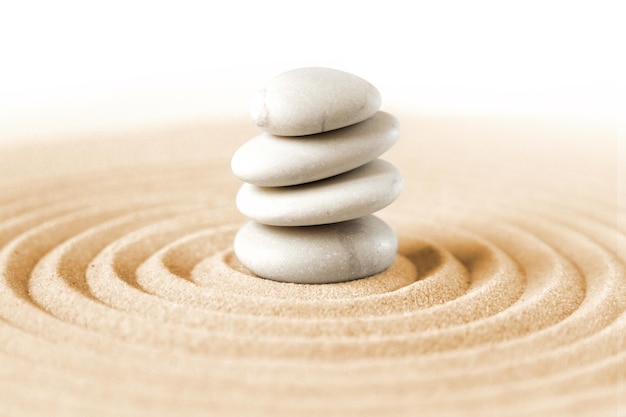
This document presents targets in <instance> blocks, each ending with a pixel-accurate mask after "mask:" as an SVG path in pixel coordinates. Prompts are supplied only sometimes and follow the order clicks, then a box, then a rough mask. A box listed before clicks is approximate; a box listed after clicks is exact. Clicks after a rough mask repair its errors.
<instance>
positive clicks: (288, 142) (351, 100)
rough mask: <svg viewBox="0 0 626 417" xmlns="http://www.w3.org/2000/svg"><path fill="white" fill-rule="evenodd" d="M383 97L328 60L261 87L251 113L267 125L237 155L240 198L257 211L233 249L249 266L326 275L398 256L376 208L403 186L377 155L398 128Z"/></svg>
mask: <svg viewBox="0 0 626 417" xmlns="http://www.w3.org/2000/svg"><path fill="white" fill-rule="evenodd" d="M380 105H381V97H380V93H379V92H378V90H377V89H376V88H375V87H374V86H372V85H371V84H370V83H368V82H367V81H365V80H363V79H361V78H359V77H357V76H354V75H352V74H348V73H346V72H343V71H338V70H334V69H329V68H301V69H296V70H292V71H288V72H285V73H283V74H281V75H279V76H277V77H276V78H274V79H273V80H271V81H270V82H269V83H268V84H267V85H266V87H265V88H264V89H262V90H261V91H260V92H259V94H258V96H257V97H256V98H255V100H254V102H253V105H252V110H251V114H252V118H253V119H254V121H255V122H256V124H257V125H258V126H259V127H261V128H262V129H264V130H265V131H266V132H265V133H262V134H260V135H258V136H256V137H254V138H252V139H250V140H249V141H248V142H246V143H244V144H243V145H242V146H241V147H240V148H239V149H238V150H237V151H236V152H235V154H234V155H233V158H232V161H231V167H232V170H233V173H234V174H235V175H236V176H237V177H238V178H240V179H241V180H243V181H244V182H245V184H244V185H243V186H242V187H241V189H240V190H239V192H238V194H237V207H238V209H239V210H240V211H241V213H243V214H244V215H245V216H247V217H249V218H250V219H251V221H250V222H248V223H247V224H246V225H245V226H243V227H242V228H241V229H240V230H239V232H238V234H237V236H236V237H235V242H234V251H235V254H236V256H237V258H238V259H239V260H240V262H241V263H242V264H243V265H244V266H245V267H246V268H248V269H249V270H250V271H251V272H253V273H254V274H256V275H258V276H260V277H263V278H268V279H272V280H276V281H284V282H293V283H306V284H313V283H317V284H321V283H330V282H341V281H348V280H353V279H357V278H363V277H367V276H371V275H374V274H376V273H379V272H382V271H383V270H385V269H387V268H388V267H389V266H390V265H391V264H392V262H393V261H394V259H395V256H396V251H397V238H396V235H395V233H394V231H393V230H392V229H391V228H390V227H389V226H388V225H387V224H385V223H384V222H383V221H382V220H380V219H378V218H377V217H374V216H372V213H374V212H376V211H378V210H380V209H382V208H384V207H386V206H387V205H389V204H391V203H392V202H393V201H394V200H395V199H396V198H397V197H398V195H399V194H400V191H401V190H402V179H401V177H400V173H399V172H398V170H397V169H396V168H395V167H394V166H393V165H391V164H390V163H389V162H386V161H383V160H381V159H378V157H379V156H380V155H381V154H383V153H384V152H385V151H387V150H388V149H389V148H391V146H393V144H394V143H395V142H396V141H397V139H398V134H399V132H398V121H397V120H396V118H395V117H393V116H392V115H390V114H388V113H385V112H382V111H379V109H380Z"/></svg>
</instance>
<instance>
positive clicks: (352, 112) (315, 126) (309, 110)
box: [250, 67, 381, 136]
mask: <svg viewBox="0 0 626 417" xmlns="http://www.w3.org/2000/svg"><path fill="white" fill-rule="evenodd" d="M380 106H381V97H380V93H379V92H378V90H377V89H376V87H374V86H373V85H372V84H370V83H369V82H367V81H365V80H364V79H362V78H359V77H357V76H355V75H352V74H349V73H347V72H344V71H339V70H335V69H330V68H319V67H311V68H299V69H295V70H291V71H287V72H284V73H282V74H280V75H278V76H277V77H276V78H274V79H272V80H271V81H270V82H269V83H268V84H267V85H266V86H265V88H263V89H262V90H261V91H260V92H259V94H258V95H257V96H256V97H255V98H254V100H253V102H252V106H251V109H250V114H251V116H252V119H253V120H254V121H255V122H256V124H257V126H259V127H261V128H263V129H264V130H266V131H267V132H269V133H272V134H274V135H279V136H304V135H311V134H315V133H322V132H327V131H329V130H334V129H339V128H342V127H346V126H350V125H353V124H355V123H358V122H361V121H363V120H365V119H367V118H369V117H371V116H373V115H374V114H375V113H376V112H377V111H378V110H379V109H380Z"/></svg>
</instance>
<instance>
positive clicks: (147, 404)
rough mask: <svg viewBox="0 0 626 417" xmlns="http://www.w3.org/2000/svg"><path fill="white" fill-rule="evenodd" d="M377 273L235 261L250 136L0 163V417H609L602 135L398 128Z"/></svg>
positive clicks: (451, 125)
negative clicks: (391, 240) (386, 265)
mask: <svg viewBox="0 0 626 417" xmlns="http://www.w3.org/2000/svg"><path fill="white" fill-rule="evenodd" d="M399 119H400V122H401V126H402V131H401V138H400V141H399V142H398V144H397V145H396V146H395V147H394V148H393V149H392V150H391V151H389V152H388V153H387V154H385V155H384V159H387V160H389V161H390V162H392V163H394V164H395V165H396V166H397V167H398V168H399V169H400V171H401V172H402V174H403V176H404V179H405V191H404V192H403V194H402V196H401V197H400V199H399V200H398V201H397V202H395V203H394V204H392V205H391V206H389V207H388V208H386V209H384V210H383V211H381V212H379V216H380V217H381V218H382V219H383V220H385V221H386V222H388V223H389V224H390V225H391V226H392V227H393V228H394V229H395V230H396V231H397V233H398V235H399V242H400V249H399V255H398V258H397V260H396V262H395V263H394V264H393V266H392V267H391V268H390V269H389V270H387V271H385V272H383V273H381V274H379V275H377V276H374V277H370V278H366V279H362V280H357V281H352V282H347V283H341V284H329V285H317V286H316V285H296V284H283V283H277V282H272V281H267V280H263V279H259V278H256V277H254V276H251V275H250V274H249V273H247V272H246V270H245V269H244V268H243V267H242V266H241V265H240V264H239V263H238V262H237V259H236V258H235V257H234V256H233V254H232V239H233V236H234V233H235V232H236V230H237V228H238V227H240V226H241V225H242V224H243V223H244V222H245V219H244V218H243V217H242V216H241V214H239V213H238V212H237V210H236V208H235V205H234V198H235V194H236V191H237V189H238V187H239V185H240V184H241V183H240V182H239V181H238V180H236V179H235V178H234V176H232V175H231V174H230V171H229V160H230V156H231V155H232V153H233V152H234V150H235V149H236V148H237V147H238V146H240V145H241V144H242V143H243V142H245V141H246V140H247V139H248V138H249V137H251V136H253V135H255V134H256V133H258V131H257V130H256V128H255V127H254V126H253V123H251V122H249V121H247V120H233V121H228V120H226V121H220V122H210V123H208V122H207V123H204V124H201V123H199V124H189V125H186V126H173V127H171V128H167V129H154V130H152V131H150V130H146V131H142V132H137V131H135V132H128V133H124V134H122V133H117V134H105V133H98V134H92V135H85V137H77V138H65V139H62V140H58V141H52V142H47V143H45V144H22V145H13V146H8V145H7V146H4V147H3V148H2V149H0V415H2V416H73V415H89V416H145V415H150V416H173V415H181V416H183V415H184V416H201V415H202V416H204V415H212V416H221V415H224V416H226V415H246V416H252V415H261V416H262V415H267V416H281V415H284V416H294V415H307V416H308V415H311V416H313V415H315V416H317V415H325V416H330V415H333V416H334V415H337V416H352V415H354V416H357V415H358V416H381V415H385V416H386V415H389V416H432V415H437V416H439V415H445V416H525V415H528V416H537V415H551V416H576V415H580V416H600V415H602V416H626V186H625V184H626V175H625V171H624V161H626V158H625V157H624V151H625V149H624V146H623V144H621V145H620V144H619V143H618V139H617V131H616V129H614V128H613V127H611V126H608V125H593V124H585V123H581V122H569V123H563V122H559V123H557V122H552V123H548V122H542V121H538V120H503V119H487V118H485V119H470V118H467V119H460V118H459V119H435V118H433V119H428V118H424V119H421V120H416V119H415V118H414V117H412V116H406V115H404V116H402V115H399Z"/></svg>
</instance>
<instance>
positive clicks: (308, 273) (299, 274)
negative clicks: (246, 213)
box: [234, 216, 398, 284]
mask: <svg viewBox="0 0 626 417" xmlns="http://www.w3.org/2000/svg"><path fill="white" fill-rule="evenodd" d="M397 248H398V242H397V238H396V235H395V233H394V232H393V230H392V229H391V228H390V227H389V226H388V225H387V224H386V223H385V222H383V221H382V220H380V219H378V218H377V217H374V216H366V217H362V218H360V219H356V220H351V221H347V222H341V223H334V224H327V225H321V226H308V227H279V226H266V225H262V224H258V223H255V222H249V223H247V224H246V225H245V226H243V227H242V228H241V229H240V230H239V232H238V233H237V236H236V237H235V241H234V250H235V255H237V258H238V259H239V261H240V262H241V263H242V264H243V265H244V266H245V267H246V268H248V269H249V270H250V271H251V272H253V273H254V274H256V275H257V276H259V277H263V278H268V279H272V280H275V281H282V282H293V283H300V284H326V283H331V282H342V281H350V280H353V279H357V278H364V277H367V276H371V275H374V274H377V273H379V272H382V271H384V270H385V269H387V268H388V267H389V266H390V265H391V264H392V263H393V261H394V259H395V257H396V251H397Z"/></svg>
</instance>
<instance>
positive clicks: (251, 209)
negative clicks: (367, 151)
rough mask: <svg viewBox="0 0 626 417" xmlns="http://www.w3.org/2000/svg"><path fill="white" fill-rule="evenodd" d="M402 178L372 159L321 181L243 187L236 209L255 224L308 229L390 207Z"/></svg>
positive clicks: (400, 187)
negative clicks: (279, 185)
mask: <svg viewBox="0 0 626 417" xmlns="http://www.w3.org/2000/svg"><path fill="white" fill-rule="evenodd" d="M400 191H402V178H401V177H400V173H399V172H398V170H397V169H396V168H395V167H394V166H393V165H391V164H390V163H389V162H386V161H383V160H382V159H376V160H374V161H372V162H370V163H368V164H365V165H363V166H361V167H359V168H356V169H353V170H352V171H348V172H346V173H344V174H341V175H337V176H334V177H331V178H327V179H325V180H320V181H315V182H310V183H307V184H302V185H292V186H290V187H275V188H274V187H258V186H256V185H252V184H243V186H242V187H241V188H240V189H239V192H238V193H237V208H239V211H241V213H243V214H244V215H245V216H247V217H249V218H250V219H252V220H255V221H256V222H258V223H262V224H267V225H273V226H309V225H317V224H327V223H336V222H342V221H345V220H351V219H356V218H357V217H362V216H365V215H368V214H371V213H374V212H375V211H378V210H380V209H382V208H384V207H386V206H388V205H389V204H391V203H392V202H393V201H394V200H395V199H396V198H398V196H399V195H400Z"/></svg>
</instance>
